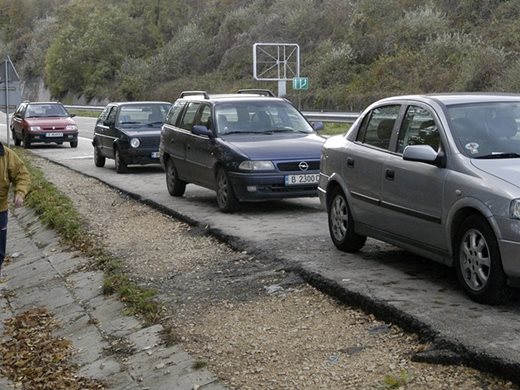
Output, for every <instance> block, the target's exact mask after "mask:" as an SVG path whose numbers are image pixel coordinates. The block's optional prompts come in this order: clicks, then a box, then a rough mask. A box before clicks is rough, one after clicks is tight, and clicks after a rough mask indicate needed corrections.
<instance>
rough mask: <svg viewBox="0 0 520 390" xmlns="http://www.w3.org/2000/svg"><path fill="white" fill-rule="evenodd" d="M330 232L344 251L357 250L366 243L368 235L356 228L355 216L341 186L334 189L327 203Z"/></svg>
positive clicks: (333, 239)
mask: <svg viewBox="0 0 520 390" xmlns="http://www.w3.org/2000/svg"><path fill="white" fill-rule="evenodd" d="M327 214H328V220H329V233H330V237H331V239H332V242H333V243H334V245H335V246H336V247H337V248H338V249H339V250H341V251H343V252H350V253H353V252H357V251H359V250H360V249H361V248H363V246H364V245H365V242H366V240H367V237H366V236H362V235H360V234H357V233H356V232H355V230H354V218H353V217H352V213H351V212H350V207H349V205H348V202H347V198H346V196H345V194H344V193H343V191H342V190H341V188H339V187H337V188H335V189H333V190H332V192H331V194H330V197H329V202H328V205H327Z"/></svg>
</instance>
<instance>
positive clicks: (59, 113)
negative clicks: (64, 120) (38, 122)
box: [25, 104, 69, 118]
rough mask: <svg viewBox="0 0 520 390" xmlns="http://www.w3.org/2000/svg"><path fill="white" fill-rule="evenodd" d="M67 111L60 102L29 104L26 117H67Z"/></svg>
mask: <svg viewBox="0 0 520 390" xmlns="http://www.w3.org/2000/svg"><path fill="white" fill-rule="evenodd" d="M68 116H69V113H68V112H67V110H65V107H63V106H62V105H61V104H29V106H27V111H26V112H25V117H26V118H48V117H68Z"/></svg>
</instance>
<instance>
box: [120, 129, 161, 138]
mask: <svg viewBox="0 0 520 390" xmlns="http://www.w3.org/2000/svg"><path fill="white" fill-rule="evenodd" d="M120 130H121V131H122V132H123V133H125V134H126V135H127V136H129V137H160V135H161V129H160V128H159V129H156V128H153V127H145V128H144V129H141V130H137V129H135V128H134V129H120Z"/></svg>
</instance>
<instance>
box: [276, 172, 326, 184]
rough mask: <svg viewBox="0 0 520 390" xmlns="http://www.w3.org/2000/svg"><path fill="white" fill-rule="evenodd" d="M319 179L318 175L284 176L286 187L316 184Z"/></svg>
mask: <svg viewBox="0 0 520 390" xmlns="http://www.w3.org/2000/svg"><path fill="white" fill-rule="evenodd" d="M319 179H320V174H319V173H312V174H309V173H307V174H302V175H287V176H285V185H286V186H298V185H305V184H318V181H319Z"/></svg>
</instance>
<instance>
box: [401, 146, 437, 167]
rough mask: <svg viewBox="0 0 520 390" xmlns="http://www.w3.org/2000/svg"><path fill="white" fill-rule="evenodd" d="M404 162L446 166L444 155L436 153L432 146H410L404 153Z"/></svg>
mask: <svg viewBox="0 0 520 390" xmlns="http://www.w3.org/2000/svg"><path fill="white" fill-rule="evenodd" d="M403 160H406V161H416V162H422V163H425V164H430V165H435V166H438V167H442V166H444V153H442V152H436V151H435V150H433V148H432V147H431V146H430V145H408V146H407V147H405V148H404V151H403Z"/></svg>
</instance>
